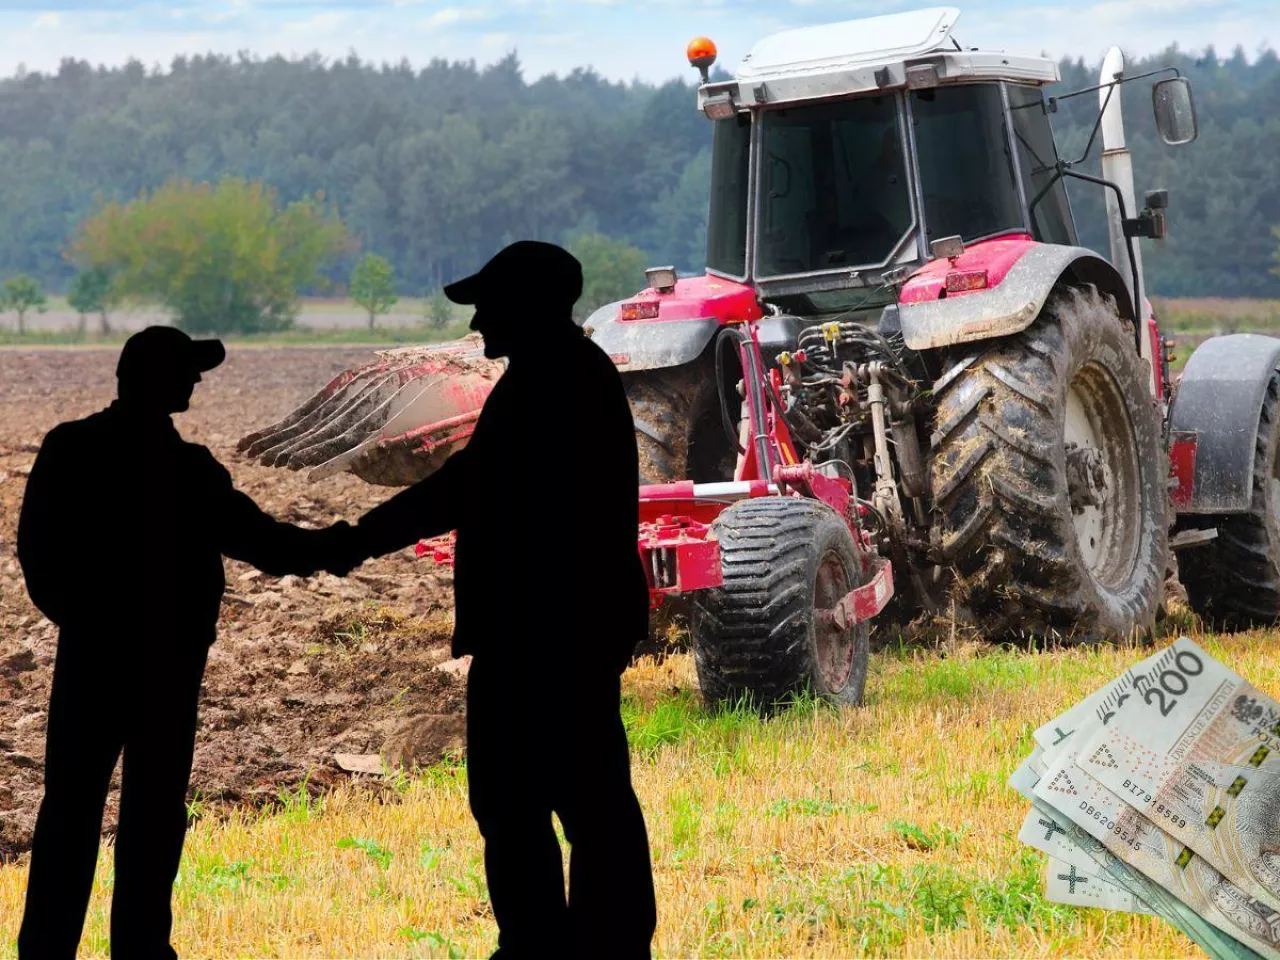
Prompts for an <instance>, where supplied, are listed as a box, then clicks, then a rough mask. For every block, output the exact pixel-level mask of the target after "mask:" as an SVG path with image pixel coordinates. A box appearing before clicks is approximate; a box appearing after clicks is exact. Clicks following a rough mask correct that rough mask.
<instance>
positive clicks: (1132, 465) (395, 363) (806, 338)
mask: <svg viewBox="0 0 1280 960" xmlns="http://www.w3.org/2000/svg"><path fill="white" fill-rule="evenodd" d="M958 14H959V11H958V10H956V9H955V8H951V7H940V8H931V9H928V10H921V11H916V12H911V13H902V14H895V15H892V16H884V17H875V18H871V19H867V20H860V21H854V22H849V23H841V24H833V25H828V26H824V27H820V28H804V29H799V30H789V31H786V32H783V33H779V34H776V35H774V36H771V37H768V38H766V39H764V40H763V41H761V42H760V43H759V44H757V45H756V47H755V48H754V49H753V50H752V52H751V53H750V55H749V56H747V57H746V58H745V59H744V61H743V63H742V65H741V66H740V67H739V69H738V72H737V74H736V75H735V77H734V78H733V79H732V80H728V81H721V82H712V81H711V80H710V79H709V78H708V68H709V67H710V66H711V64H712V63H713V62H714V57H715V52H714V47H713V45H711V44H710V42H709V41H706V40H703V39H700V40H697V41H695V42H694V43H693V44H691V45H690V49H689V55H690V61H691V63H693V65H694V66H696V67H698V68H699V69H700V70H701V71H702V78H703V82H702V83H701V85H700V87H699V90H698V105H699V107H700V109H701V110H702V112H703V113H704V114H705V115H706V116H707V117H708V118H709V120H710V121H711V124H712V130H713V134H712V141H713V161H712V167H713V169H712V179H711V201H710V211H709V222H708V231H707V270H706V273H705V274H704V275H702V276H696V277H680V276H677V273H676V271H675V270H673V269H671V268H656V269H652V270H650V271H648V274H647V275H648V288H647V289H645V290H643V291H641V292H640V293H639V294H637V295H636V296H635V297H633V298H631V299H629V300H627V301H624V302H621V303H615V304H610V305H608V306H606V307H603V308H601V309H600V310H598V311H596V312H595V313H594V314H593V315H592V316H591V317H590V318H588V319H587V321H586V323H585V327H586V329H587V333H588V334H589V335H590V336H591V337H592V338H593V339H594V340H595V341H596V342H597V343H599V344H600V345H601V347H603V348H604V349H605V350H606V351H607V352H608V353H609V354H610V356H611V357H612V358H613V360H614V362H615V363H616V364H617V366H618V368H619V370H620V371H621V372H622V375H623V378H624V380H625V382H626V384H627V389H628V393H629V396H630V398H631V401H632V407H633V413H634V415H635V425H636V431H637V441H638V443H639V446H640V450H641V474H642V475H641V477H640V482H641V484H642V507H641V513H642V516H641V521H642V532H641V540H640V544H639V549H640V551H641V552H642V554H643V555H644V558H645V561H646V566H647V569H648V571H649V576H650V581H651V588H652V594H653V597H654V601H655V604H657V603H661V602H664V601H667V600H668V599H669V598H671V597H673V596H674V595H681V594H687V595H688V598H687V599H688V602H689V610H690V627H691V634H692V641H693V648H694V652H695V657H696V661H697V667H698V674H699V679H700V682H701V684H702V687H703V692H704V694H705V695H706V696H707V698H708V699H709V700H712V701H717V700H725V699H735V698H738V697H740V696H743V695H747V696H750V697H752V698H755V699H757V700H760V701H765V702H770V701H774V700H777V699H779V698H783V697H786V696H787V695H789V694H791V693H793V692H794V691H796V690H798V689H810V690H813V691H815V692H816V693H818V694H819V695H821V696H823V697H826V698H828V699H831V700H833V701H837V702H845V703H857V702H859V701H860V699H861V697H862V691H863V685H864V681H865V678H866V670H867V656H868V625H869V621H870V619H871V618H872V617H875V616H876V615H877V614H881V613H882V612H883V614H884V615H885V616H891V617H893V618H895V619H897V620H900V621H905V620H909V619H911V618H912V617H914V616H916V615H918V614H919V613H921V612H927V611H933V610H943V609H945V610H949V611H950V610H954V611H956V613H957V614H958V615H963V616H967V617H968V618H970V619H971V620H972V622H973V623H974V624H975V625H976V626H977V627H978V628H979V629H980V630H981V631H982V632H983V633H984V634H985V635H987V636H989V637H992V638H1003V637H1010V636H1027V637H1039V638H1046V637H1048V638H1062V639H1064V640H1079V639H1082V638H1103V637H1116V636H1126V635H1130V634H1133V633H1142V632H1145V631H1147V630H1149V629H1150V628H1151V626H1152V624H1153V622H1154V620H1155V616H1156V611H1157V608H1158V606H1159V605H1160V603H1161V600H1162V597H1163V590H1164V581H1165V576H1166V572H1167V570H1168V568H1169V566H1170V548H1171V547H1172V548H1173V549H1174V550H1183V549H1185V550H1186V551H1187V552H1186V553H1183V554H1182V555H1181V556H1182V561H1181V564H1180V578H1181V580H1182V583H1183V584H1184V585H1185V587H1186V589H1187V593H1188V596H1189V597H1190V600H1191V604H1192V606H1193V607H1194V608H1195V609H1196V610H1197V611H1198V612H1200V613H1201V614H1203V615H1205V616H1206V617H1210V618H1212V619H1213V620H1214V621H1216V622H1219V623H1222V624H1226V625H1231V626H1233V625H1245V624H1255V623H1267V624H1270V623H1274V622H1276V621H1277V620H1278V619H1280V479H1278V478H1280V473H1277V466H1276V464H1277V458H1276V449H1277V432H1278V431H1280V418H1278V417H1277V416H1276V413H1277V411H1276V409H1275V408H1276V404H1277V400H1278V398H1280V380H1278V379H1277V373H1276V368H1277V363H1278V362H1280V340H1275V339H1271V338H1267V337H1258V336H1250V335H1239V336H1231V337H1221V338H1217V339H1214V340H1210V341H1209V342H1208V343H1207V344H1205V345H1204V346H1203V347H1201V348H1200V349H1199V350H1198V351H1197V352H1196V353H1195V354H1194V355H1193V356H1192V357H1191V359H1190V361H1189V363H1188V365H1187V367H1186V370H1185V372H1184V373H1183V375H1182V377H1181V380H1180V385H1179V387H1178V389H1177V392H1176V397H1175V393H1174V390H1173V388H1172V385H1171V382H1170V376H1169V370H1168V364H1167V359H1168V358H1167V356H1166V344H1165V341H1164V340H1163V339H1162V337H1161V334H1160V331H1159V328H1158V326H1157V323H1156V319H1155V317H1154V316H1153V314H1152V311H1151V307H1150V304H1149V303H1148V301H1147V299H1146V295H1145V291H1144V286H1143V273H1142V262H1141V255H1140V249H1139V246H1138V242H1137V241H1138V238H1149V239H1159V238H1160V237H1162V236H1163V235H1164V230H1165V216H1164V210H1165V207H1166V206H1167V199H1168V198H1167V195H1166V194H1165V193H1164V192H1163V191H1152V192H1150V193H1148V194H1147V195H1146V197H1145V203H1144V206H1143V208H1142V209H1141V210H1138V209H1137V205H1136V203H1135V200H1134V190H1133V175H1132V167H1131V162H1130V157H1129V153H1128V151H1127V149H1126V148H1125V143H1124V131H1123V126H1122V123H1121V117H1120V98H1119V96H1118V95H1117V94H1116V91H1117V89H1118V87H1119V85H1120V84H1122V83H1127V82H1133V81H1137V80H1142V79H1147V78H1155V79H1154V81H1153V84H1152V102H1153V108H1154V112H1155V119H1156V126H1157V129H1158V131H1159V133H1160V135H1161V137H1162V138H1163V140H1164V141H1165V143H1168V144H1181V143H1187V142H1190V141H1191V140H1193V139H1194V138H1195V136H1196V118H1195V109H1194V105H1193V101H1192V98H1191V91H1190V87H1189V85H1188V84H1187V81H1186V80H1185V79H1183V78H1182V77H1180V76H1177V73H1176V71H1174V70H1162V71H1156V72H1155V73H1152V74H1144V75H1142V76H1133V77H1130V76H1126V75H1125V74H1124V69H1123V67H1124V64H1123V57H1122V56H1121V54H1120V52H1119V50H1118V49H1113V50H1112V51H1111V53H1110V54H1108V56H1107V59H1106V61H1105V63H1104V66H1103V71H1102V82H1101V83H1100V85H1099V86H1097V87H1094V88H1090V89H1088V90H1081V91H1077V92H1075V93H1071V94H1067V95H1065V96H1059V97H1056V98H1052V97H1051V98H1046V97H1045V95H1044V93H1043V91H1042V87H1043V86H1044V85H1046V84H1048V83H1051V82H1054V81H1056V80H1057V79H1058V72H1057V68H1056V65H1055V64H1054V63H1053V62H1052V61H1050V60H1046V59H1044V58H1040V57H1026V56H1014V55H1009V54H1005V53H989V52H982V51H980V50H977V49H968V48H964V47H961V46H960V44H959V43H957V42H956V41H955V40H954V39H952V36H951V33H952V28H953V26H954V24H955V21H956V18H957V16H958ZM1091 93H1097V94H1098V97H1099V103H1100V110H1099V114H1098V119H1097V123H1096V124H1095V126H1094V129H1093V135H1092V136H1091V138H1090V141H1089V146H1088V147H1087V148H1086V151H1085V153H1086V156H1087V154H1088V152H1089V151H1090V150H1091V149H1092V148H1093V146H1094V142H1095V141H1096V140H1097V139H1098V136H1099V134H1100V136H1101V140H1102V150H1103V159H1102V166H1103V171H1102V172H1103V176H1102V177H1100V178H1097V177H1091V176H1089V175H1086V174H1084V173H1081V172H1079V171H1077V170H1076V169H1074V167H1076V166H1077V165H1078V164H1079V163H1080V162H1081V161H1082V160H1084V159H1085V157H1081V158H1079V159H1075V160H1072V159H1063V158H1062V157H1060V156H1059V154H1058V151H1057V148H1056V146H1055V143H1054V139H1053V133H1052V130H1051V128H1050V114H1051V113H1053V112H1054V111H1055V110H1056V108H1057V104H1058V102H1059V101H1061V100H1064V99H1066V98H1068V97H1075V96H1079V95H1084V94H1091ZM1068 177H1071V178H1076V179H1081V180H1086V181H1090V182H1091V183H1093V184H1095V185H1096V186H1097V188H1099V189H1102V190H1104V191H1106V196H1107V210H1108V225H1109V230H1110V235H1111V250H1110V258H1109V259H1108V258H1104V257H1103V256H1101V255H1099V254H1097V253H1095V252H1093V251H1090V250H1087V249H1084V248H1082V247H1080V246H1078V245H1077V244H1076V232H1075V224H1074V221H1073V219H1072V214H1071V209H1070V205H1069V203H1068V200H1067V195H1066V190H1065V183H1064V181H1065V179H1066V178H1068ZM498 372H499V369H498V368H496V367H495V366H494V365H492V364H487V363H486V362H485V361H483V360H482V359H481V358H480V356H479V354H478V351H476V350H475V348H474V345H468V344H466V343H465V342H464V343H462V344H453V345H446V346H443V347H430V348H412V349H409V350H404V351H389V352H387V353H384V354H383V355H381V357H380V359H379V360H378V362H376V363H374V364H372V365H370V366H368V367H365V368H363V369H361V370H358V371H354V372H349V373H345V374H343V375H341V376H340V377H338V378H337V379H336V380H334V381H333V382H332V383H331V384H329V385H328V386H326V387H325V389H324V390H322V391H321V392H320V393H319V394H317V395H316V396H315V397H314V398H312V400H310V401H308V403H307V404H306V405H304V406H303V407H302V408H300V410H299V411H297V412H295V413H294V414H293V415H291V416H290V417H289V418H286V420H284V421H281V422H280V423H279V424H276V425H274V426H273V427H270V428H268V429H267V430H266V431H262V432H261V433H259V434H255V435H253V436H251V437H247V438H245V441H244V442H243V445H242V446H243V448H245V449H246V450H247V451H248V452H249V453H250V454H251V455H254V456H259V457H261V458H263V460H264V462H268V463H279V464H288V465H290V466H293V467H295V468H298V467H302V466H311V467H313V468H314V469H313V474H314V475H316V476H324V475H327V474H329V473H333V472H335V471H338V470H343V469H349V470H352V471H354V472H356V473H357V474H359V475H361V476H363V477H365V478H366V479H369V480H372V481H374V482H383V483H392V484H403V483H408V482H411V481H413V480H415V479H417V478H419V477H421V476H424V475H426V474H427V473H429V472H430V471H431V470H433V469H435V468H436V467H437V466H438V465H439V463H440V462H442V461H443V459H444V458H445V457H447V456H448V455H449V453H450V452H452V451H453V450H455V449H457V448H458V447H459V446H460V445H462V444H465V442H466V439H467V437H468V435H469V431H470V428H471V427H470V425H471V424H472V423H473V421H474V419H475V417H476V415H477V412H478V409H479V406H480V404H481V403H482V401H483V396H484V394H485V392H486V391H487V388H488V386H489V384H490V383H491V381H492V379H493V378H494V377H495V376H496V375H497V373H498ZM895 583H896V592H895Z"/></svg>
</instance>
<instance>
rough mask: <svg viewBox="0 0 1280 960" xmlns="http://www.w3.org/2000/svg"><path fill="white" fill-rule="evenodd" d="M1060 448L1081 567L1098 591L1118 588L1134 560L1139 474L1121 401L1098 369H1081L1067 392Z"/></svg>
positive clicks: (1106, 374)
mask: <svg viewBox="0 0 1280 960" xmlns="http://www.w3.org/2000/svg"><path fill="white" fill-rule="evenodd" d="M1063 448H1064V452H1065V460H1066V463H1065V467H1066V482H1067V500H1068V503H1069V504H1070V507H1071V519H1072V522H1073V524H1074V526H1075V531H1076V540H1077V543H1078V544H1079V547H1080V556H1081V559H1082V560H1083V561H1084V566H1085V568H1086V569H1087V570H1088V572H1089V575H1090V576H1091V577H1092V578H1093V579H1094V580H1095V581H1096V582H1098V583H1099V584H1100V585H1101V586H1104V587H1110V586H1112V585H1113V584H1119V583H1122V582H1124V580H1125V579H1126V578H1127V577H1128V573H1129V570H1130V569H1131V568H1132V566H1133V563H1134V562H1135V560H1136V557H1137V550H1138V538H1139V536H1140V530H1139V529H1138V527H1139V520H1138V518H1139V517H1140V513H1141V510H1140V507H1141V497H1142V492H1141V487H1140V472H1139V469H1140V468H1139V465H1138V461H1137V444H1136V441H1135V438H1134V433H1133V427H1132V425H1131V423H1130V419H1129V413H1128V409H1127V407H1126V404H1125V398H1124V395H1123V394H1122V393H1121V391H1120V387H1119V386H1118V385H1117V383H1116V381H1115V378H1114V377H1112V376H1111V374H1110V373H1109V372H1108V371H1107V370H1106V369H1105V368H1104V367H1102V366H1101V365H1098V364H1089V365H1086V366H1085V367H1084V368H1082V369H1081V370H1080V371H1079V372H1078V373H1077V374H1076V376H1075V377H1074V378H1073V379H1072V381H1071V384H1070V386H1069V387H1068V389H1067V404H1066V421H1065V424H1064V429H1063Z"/></svg>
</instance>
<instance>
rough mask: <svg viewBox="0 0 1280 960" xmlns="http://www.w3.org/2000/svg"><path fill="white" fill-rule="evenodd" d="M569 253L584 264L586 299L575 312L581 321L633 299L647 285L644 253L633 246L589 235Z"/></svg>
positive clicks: (576, 240) (601, 236)
mask: <svg viewBox="0 0 1280 960" xmlns="http://www.w3.org/2000/svg"><path fill="white" fill-rule="evenodd" d="M569 249H570V250H571V251H572V253H573V255H574V256H575V257H577V258H578V260H579V261H580V262H581V263H582V299H580V300H579V301H578V305H577V307H576V308H575V312H576V313H577V314H578V315H579V316H580V317H584V316H586V315H587V314H589V313H590V312H591V311H592V310H595V309H596V308H597V307H601V306H604V305H605V304H606V303H611V302H613V301H614V300H622V299H624V298H626V297H629V296H631V295H632V294H633V293H635V292H636V291H638V290H639V289H640V288H641V287H642V286H643V285H644V267H645V256H644V253H643V252H641V251H640V250H638V249H636V248H635V247H633V246H631V244H629V243H626V242H624V241H622V240H611V239H610V238H609V237H606V236H604V235H603V234H599V233H587V234H583V235H582V236H580V237H578V238H577V239H575V240H574V241H573V243H572V244H571V245H570V247H569Z"/></svg>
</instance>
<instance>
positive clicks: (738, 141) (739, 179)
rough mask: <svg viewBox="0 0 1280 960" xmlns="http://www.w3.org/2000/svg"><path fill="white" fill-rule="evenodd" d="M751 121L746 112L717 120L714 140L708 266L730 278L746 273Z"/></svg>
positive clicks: (712, 144)
mask: <svg viewBox="0 0 1280 960" xmlns="http://www.w3.org/2000/svg"><path fill="white" fill-rule="evenodd" d="M750 156H751V122H750V119H749V118H748V116H747V115H746V114H738V115H736V116H733V117H728V118H726V119H724V120H717V121H715V127H714V133H713V134H712V139H711V158H712V159H711V210H710V213H709V214H708V218H707V266H708V267H709V268H710V269H712V270H715V271H716V272H718V273H723V274H724V275H725V276H729V277H743V276H746V273H747V186H748V183H749V180H748V162H749V158H750Z"/></svg>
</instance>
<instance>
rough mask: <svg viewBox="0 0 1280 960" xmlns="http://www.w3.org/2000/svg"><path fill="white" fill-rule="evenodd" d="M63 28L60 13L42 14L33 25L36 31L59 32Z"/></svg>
mask: <svg viewBox="0 0 1280 960" xmlns="http://www.w3.org/2000/svg"><path fill="white" fill-rule="evenodd" d="M60 26H62V15H61V14H58V13H42V14H40V16H38V17H36V18H35V20H34V21H32V23H31V27H32V29H34V30H57V29H58V28H59V27H60Z"/></svg>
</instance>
